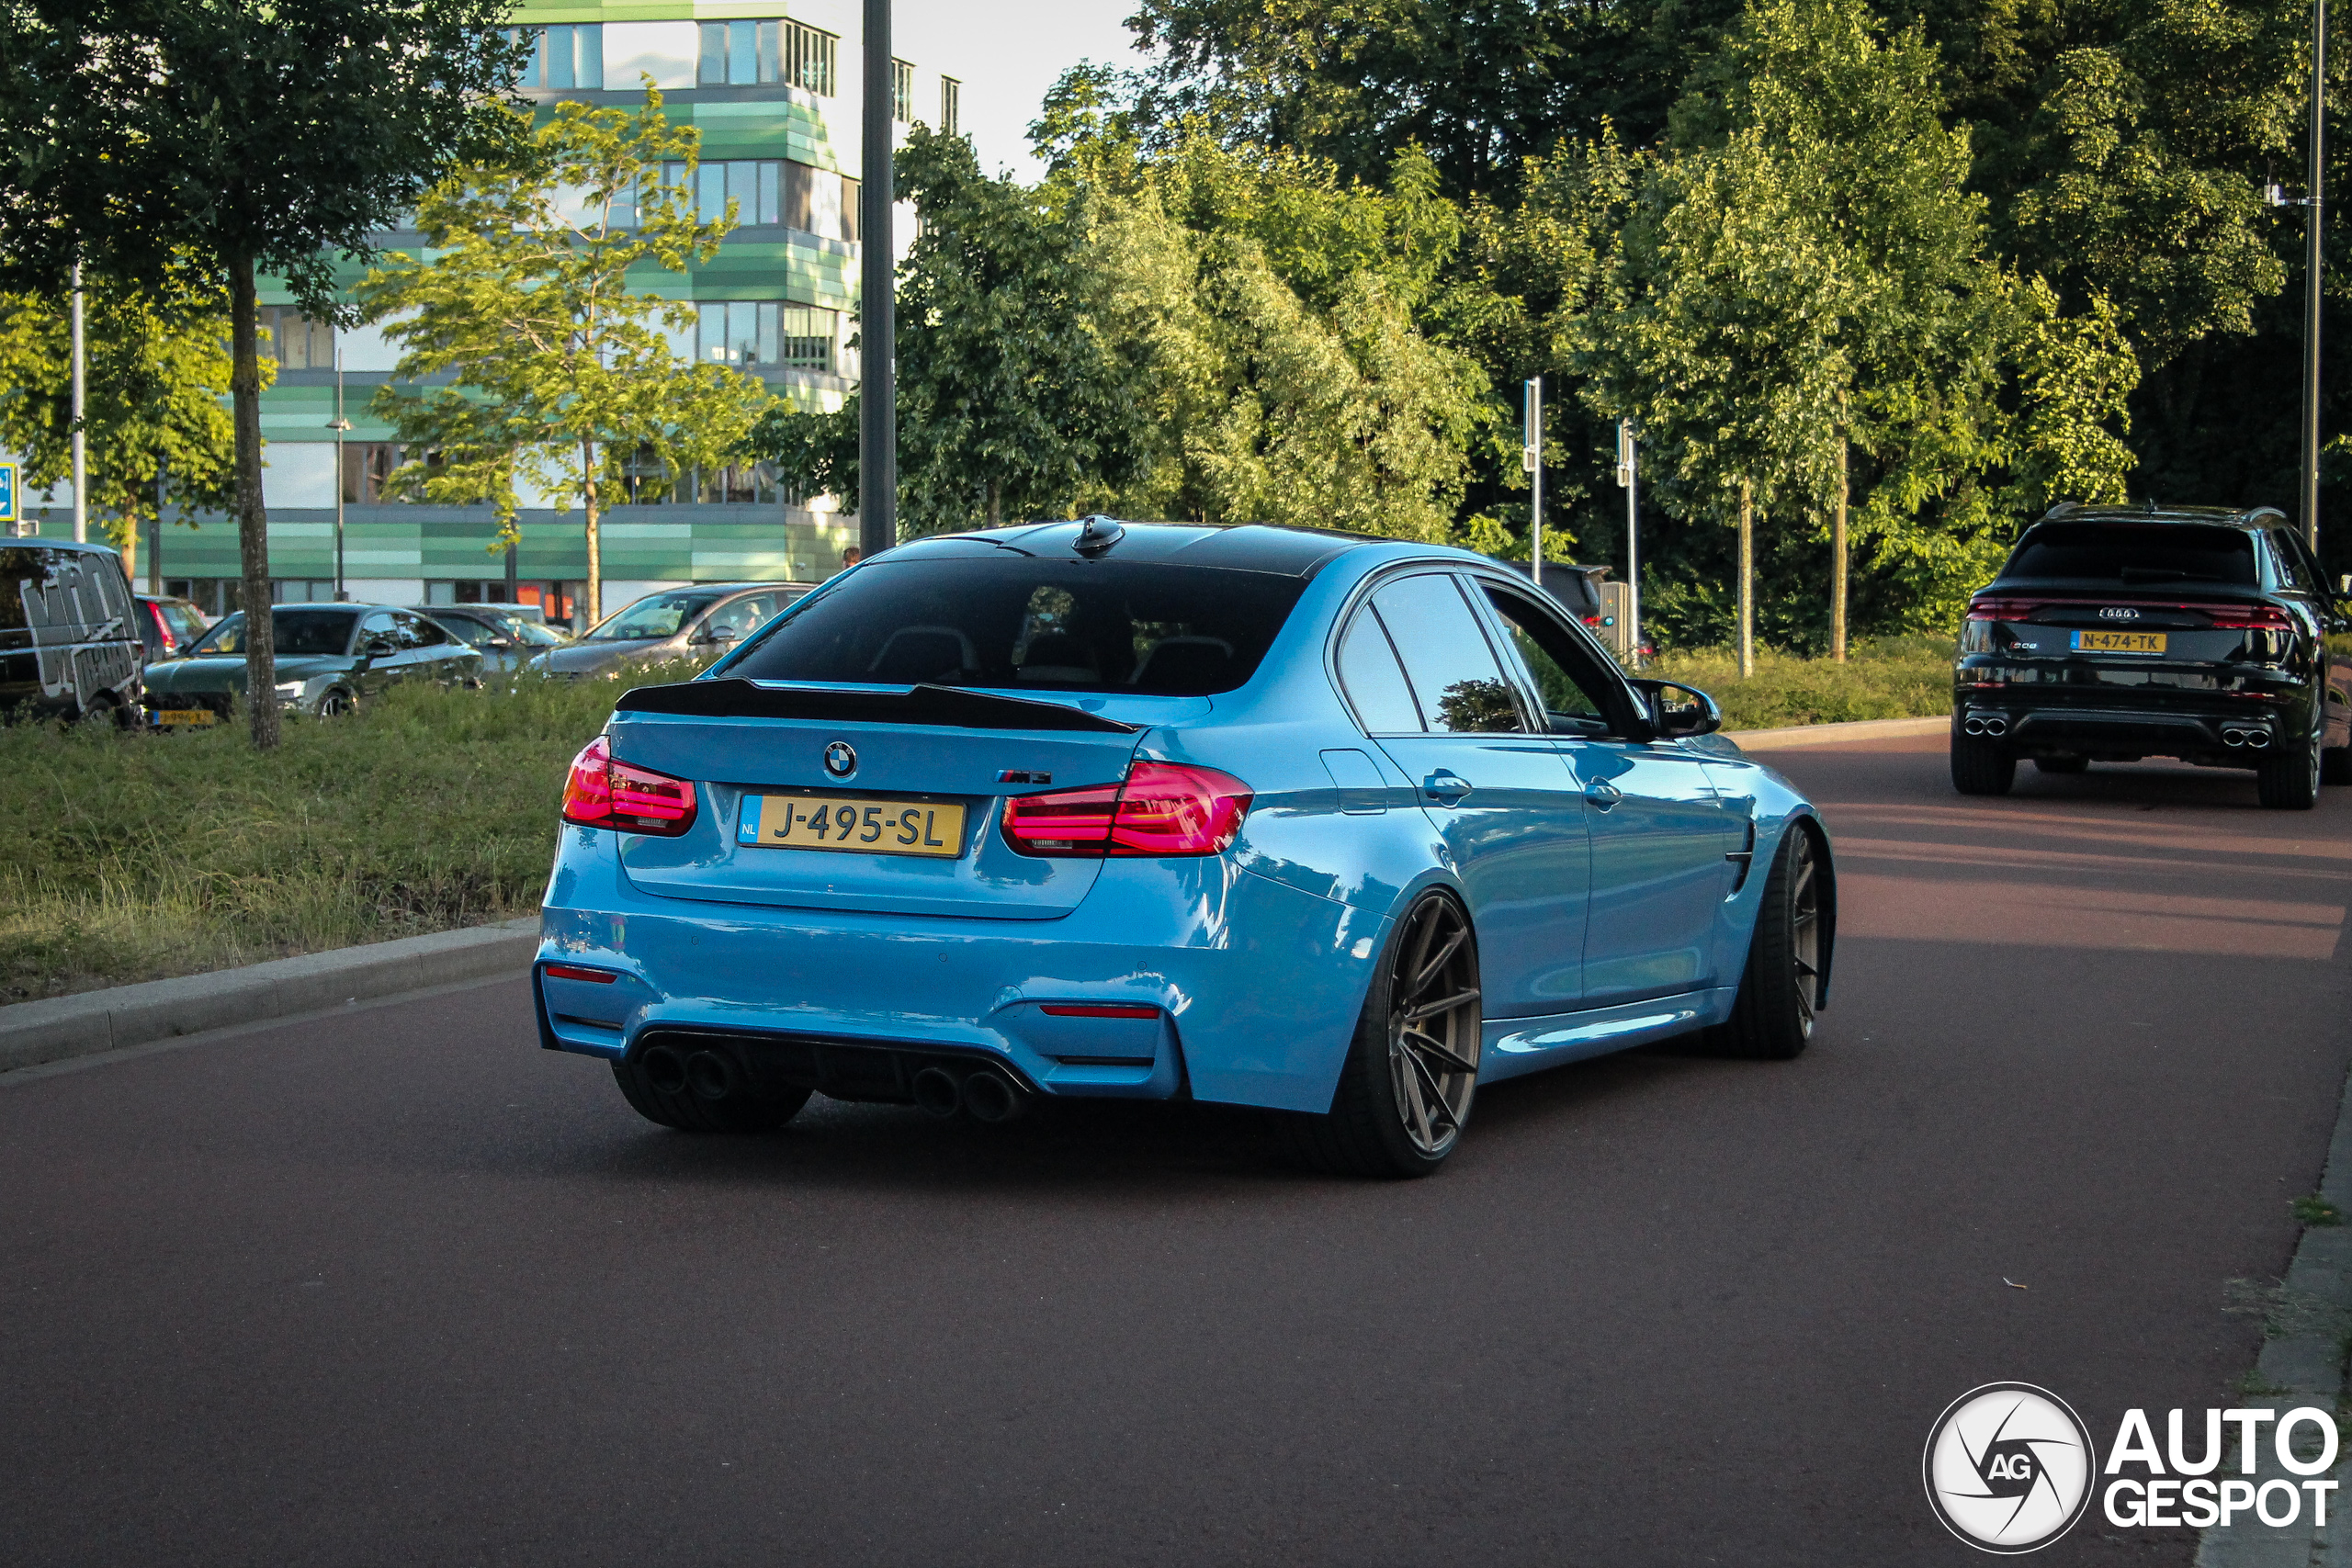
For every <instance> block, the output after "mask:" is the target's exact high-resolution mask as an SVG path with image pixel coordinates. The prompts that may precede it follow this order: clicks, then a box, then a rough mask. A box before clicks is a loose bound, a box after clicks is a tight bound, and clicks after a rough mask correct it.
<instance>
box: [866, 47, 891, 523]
mask: <svg viewBox="0 0 2352 1568" xmlns="http://www.w3.org/2000/svg"><path fill="white" fill-rule="evenodd" d="M892 85H893V84H892V82H891V71H890V0H865V117H864V118H865V131H864V136H865V145H864V147H863V148H862V149H861V150H860V160H859V162H860V167H861V169H862V172H863V173H864V175H865V182H864V184H863V185H861V186H859V189H858V237H859V241H860V244H859V247H858V252H859V265H861V266H862V267H863V268H864V269H865V270H864V272H863V273H862V275H861V276H860V278H859V295H858V298H859V312H858V333H859V340H860V342H861V344H863V347H862V349H861V355H862V361H863V362H862V363H861V364H860V366H859V367H858V377H859V379H858V429H857V495H858V502H857V507H858V529H857V533H858V543H859V546H860V547H861V548H862V550H863V552H864V553H865V554H866V555H869V556H873V555H879V554H880V553H881V552H882V551H884V550H887V549H888V548H889V547H891V546H893V545H895V544H897V543H898V542H899V377H898V364H897V356H896V355H895V353H894V350H895V348H896V346H897V344H898V341H899V327H898V310H897V301H896V299H894V297H893V294H894V284H895V281H896V280H895V278H894V276H893V274H894V273H895V272H896V271H897V268H898V247H897V245H896V244H894V243H892V241H891V237H890V209H891V206H892V199H891V190H890V153H891V143H892V141H893V134H892V131H891V123H892V122H891V119H890V96H891V93H890V89H891V86H892Z"/></svg>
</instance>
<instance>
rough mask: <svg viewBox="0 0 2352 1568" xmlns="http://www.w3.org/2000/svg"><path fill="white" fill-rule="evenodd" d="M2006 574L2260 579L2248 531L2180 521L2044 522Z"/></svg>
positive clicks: (2251, 582)
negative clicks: (2204, 526) (2257, 575)
mask: <svg viewBox="0 0 2352 1568" xmlns="http://www.w3.org/2000/svg"><path fill="white" fill-rule="evenodd" d="M2001 577H2002V579H2003V580H2004V581H2009V580H2013V579H2017V578H2069V579H2075V580H2081V581H2098V582H2225V583H2230V584H2232V585H2233V586H2237V587H2245V588H2251V587H2254V586H2256V581H2257V579H2256V575H2255V565H2254V541H2253V539H2252V538H2250V537H2249V536H2247V535H2246V534H2245V531H2244V530H2242V529H2237V528H2200V527H2197V526H2195V525H2183V524H2178V523H2043V524H2040V525H2037V526H2035V527H2033V528H2031V529H2029V530H2028V531H2027V533H2026V536H2025V537H2024V538H2023V539H2021V540H2020V541H2018V548H2017V553H2016V554H2015V555H2013V556H2011V557H2010V558H2009V564H2008V566H2007V568H2005V569H2004V570H2002V572H2001Z"/></svg>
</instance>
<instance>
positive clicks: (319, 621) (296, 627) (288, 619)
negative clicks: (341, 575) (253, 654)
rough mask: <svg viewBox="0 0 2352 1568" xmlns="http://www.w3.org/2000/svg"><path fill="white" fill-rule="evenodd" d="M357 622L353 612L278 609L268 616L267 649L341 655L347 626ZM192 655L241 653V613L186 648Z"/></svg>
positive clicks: (348, 634)
mask: <svg viewBox="0 0 2352 1568" xmlns="http://www.w3.org/2000/svg"><path fill="white" fill-rule="evenodd" d="M358 619H359V615H358V613H357V612H356V611H353V610H279V611H277V613H276V614H274V615H271V616H270V617H269V641H270V647H271V650H272V651H274V652H277V653H341V652H342V651H344V649H346V648H348V647H350V646H351V627H352V625H353V623H355V622H356V621H357V620H358ZM189 651H190V652H192V653H243V652H244V651H245V613H244V612H243V610H240V611H238V612H237V613H236V614H235V615H231V616H230V617H229V618H228V619H227V620H224V621H222V622H221V623H220V625H219V626H215V627H213V628H212V635H211V636H209V637H206V638H205V639H204V640H203V641H202V642H200V643H198V644H197V646H196V647H195V648H193V649H189Z"/></svg>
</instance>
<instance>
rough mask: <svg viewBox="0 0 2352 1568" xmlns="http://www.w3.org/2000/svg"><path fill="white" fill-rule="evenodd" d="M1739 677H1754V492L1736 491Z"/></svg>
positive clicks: (1749, 488)
mask: <svg viewBox="0 0 2352 1568" xmlns="http://www.w3.org/2000/svg"><path fill="white" fill-rule="evenodd" d="M1739 673H1740V677H1741V678H1742V679H1743V680H1745V679H1746V678H1747V677H1748V676H1750V675H1753V674H1755V673H1756V490H1755V487H1754V486H1752V485H1750V484H1748V483H1747V482H1746V481H1745V480H1742V481H1741V483H1740V487H1739Z"/></svg>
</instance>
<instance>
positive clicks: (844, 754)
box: [825, 740, 857, 779]
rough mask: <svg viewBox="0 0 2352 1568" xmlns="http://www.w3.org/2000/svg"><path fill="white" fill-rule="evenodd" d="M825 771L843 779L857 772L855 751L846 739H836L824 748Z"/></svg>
mask: <svg viewBox="0 0 2352 1568" xmlns="http://www.w3.org/2000/svg"><path fill="white" fill-rule="evenodd" d="M825 772H827V773H831V774H832V775H833V777H835V778H837V779H845V778H847V777H849V776H850V774H852V773H855V772H857V751H856V749H855V748H854V747H853V746H851V745H850V743H849V742H848V741H846V740H836V741H834V742H833V743H832V744H831V746H828V747H826V748H825Z"/></svg>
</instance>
